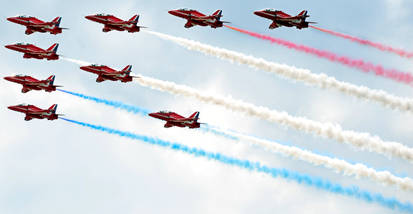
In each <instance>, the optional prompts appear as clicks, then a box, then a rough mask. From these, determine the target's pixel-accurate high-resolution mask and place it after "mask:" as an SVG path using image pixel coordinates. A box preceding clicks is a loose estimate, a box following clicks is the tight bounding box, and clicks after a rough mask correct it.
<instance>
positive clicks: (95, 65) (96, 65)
mask: <svg viewBox="0 0 413 214" xmlns="http://www.w3.org/2000/svg"><path fill="white" fill-rule="evenodd" d="M90 66H92V67H102V66H104V65H99V64H91V65H90Z"/></svg>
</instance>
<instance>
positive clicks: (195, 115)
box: [189, 111, 199, 122]
mask: <svg viewBox="0 0 413 214" xmlns="http://www.w3.org/2000/svg"><path fill="white" fill-rule="evenodd" d="M189 119H192V120H194V121H195V122H196V121H198V119H199V111H197V112H195V113H193V114H192V115H191V116H189Z"/></svg>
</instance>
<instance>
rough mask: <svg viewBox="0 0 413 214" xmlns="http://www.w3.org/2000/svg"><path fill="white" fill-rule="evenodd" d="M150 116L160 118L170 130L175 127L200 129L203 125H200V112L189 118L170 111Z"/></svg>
mask: <svg viewBox="0 0 413 214" xmlns="http://www.w3.org/2000/svg"><path fill="white" fill-rule="evenodd" d="M149 116H151V117H154V118H158V119H161V120H165V121H166V124H165V125H164V127H165V128H170V127H173V126H177V127H182V128H184V127H188V128H190V129H195V128H199V127H200V126H201V123H198V119H199V112H195V113H193V114H192V115H191V116H189V117H188V118H186V117H183V116H181V115H179V114H177V113H175V112H169V111H160V112H156V113H150V114H149Z"/></svg>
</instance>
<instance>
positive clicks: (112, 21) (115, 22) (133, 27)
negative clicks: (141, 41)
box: [85, 13, 145, 33]
mask: <svg viewBox="0 0 413 214" xmlns="http://www.w3.org/2000/svg"><path fill="white" fill-rule="evenodd" d="M85 18H86V19H89V20H91V21H94V22H98V23H101V24H104V25H105V26H104V27H103V29H102V31H103V32H105V33H106V32H109V31H111V30H117V31H125V30H126V31H128V32H129V33H134V32H139V31H140V29H141V28H145V27H143V26H138V25H137V24H138V21H139V15H134V16H133V17H132V18H130V19H129V21H124V20H122V19H119V18H118V17H116V16H114V15H110V14H103V13H100V14H96V15H90V16H85Z"/></svg>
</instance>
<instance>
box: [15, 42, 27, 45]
mask: <svg viewBox="0 0 413 214" xmlns="http://www.w3.org/2000/svg"><path fill="white" fill-rule="evenodd" d="M16 45H30V44H29V43H24V42H19V43H16Z"/></svg>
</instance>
